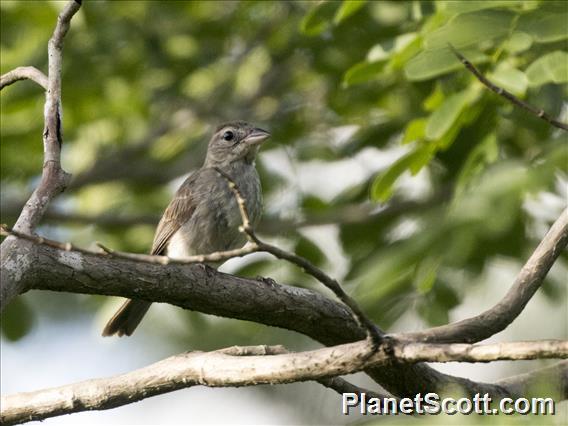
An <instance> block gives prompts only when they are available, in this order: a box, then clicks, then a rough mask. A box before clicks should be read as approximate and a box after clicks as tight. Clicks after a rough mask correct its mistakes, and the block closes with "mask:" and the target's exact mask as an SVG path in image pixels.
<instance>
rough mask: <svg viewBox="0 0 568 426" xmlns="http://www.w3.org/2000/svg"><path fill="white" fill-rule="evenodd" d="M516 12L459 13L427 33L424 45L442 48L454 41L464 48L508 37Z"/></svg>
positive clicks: (456, 44) (430, 47) (431, 47)
mask: <svg viewBox="0 0 568 426" xmlns="http://www.w3.org/2000/svg"><path fill="white" fill-rule="evenodd" d="M515 16H516V14H514V13H512V12H508V11H504V10H485V11H481V12H473V13H467V14H464V15H457V16H455V17H454V18H452V19H450V21H449V22H448V23H447V24H446V25H444V26H443V27H441V28H439V29H437V30H435V31H433V32H431V33H430V34H427V35H426V36H425V38H424V45H425V46H426V48H428V49H440V48H442V47H445V46H447V45H448V43H452V44H453V45H454V46H455V47H456V48H458V49H463V48H464V47H469V46H473V45H477V44H479V43H481V42H483V43H484V45H487V43H488V41H490V40H493V39H496V38H501V37H506V36H507V35H508V34H509V31H510V28H511V24H512V23H513V19H514V18H515Z"/></svg>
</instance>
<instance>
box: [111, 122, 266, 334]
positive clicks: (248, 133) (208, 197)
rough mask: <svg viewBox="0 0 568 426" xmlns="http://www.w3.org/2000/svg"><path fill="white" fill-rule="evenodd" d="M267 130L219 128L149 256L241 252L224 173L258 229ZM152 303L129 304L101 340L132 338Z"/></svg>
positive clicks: (228, 125)
mask: <svg viewBox="0 0 568 426" xmlns="http://www.w3.org/2000/svg"><path fill="white" fill-rule="evenodd" d="M269 137H270V133H269V132H267V131H266V130H262V129H260V128H257V127H254V126H253V125H252V124H249V123H247V122H245V121H233V122H229V123H225V124H221V125H220V126H218V127H217V128H216V129H215V131H214V133H213V136H212V137H211V139H210V141H209V144H208V146H207V154H206V156H205V161H204V163H203V166H202V167H201V168H200V169H199V170H197V171H195V172H194V173H193V174H191V175H190V176H189V177H188V178H187V179H186V180H185V181H184V182H183V183H182V185H181V186H180V187H179V189H178V190H177V191H176V193H175V195H174V197H173V199H172V200H171V202H170V203H169V205H168V206H167V208H166V209H165V211H164V213H163V215H162V218H161V219H160V222H159V223H158V226H157V228H156V232H155V234H154V241H153V243H152V249H151V251H150V254H153V255H165V256H168V257H170V258H173V259H183V258H185V257H188V256H191V255H197V254H209V253H213V252H216V251H223V250H230V249H234V248H238V247H242V246H243V245H244V244H245V242H246V238H245V236H244V235H243V234H242V232H240V230H239V226H240V225H241V224H242V218H241V214H240V211H239V207H238V204H237V200H236V198H235V196H234V194H233V192H232V191H231V188H230V187H229V183H228V181H227V179H226V177H224V176H222V175H221V174H220V173H219V172H218V170H220V171H221V172H222V173H223V174H226V175H227V176H228V177H230V178H231V180H233V181H234V182H235V184H236V185H237V187H238V189H239V191H240V192H241V193H242V196H243V198H244V200H245V203H246V207H247V212H248V215H249V220H250V223H251V225H252V226H255V225H256V224H257V223H258V221H259V220H260V217H261V213H262V189H261V184H260V178H259V176H258V172H257V170H256V166H255V159H256V155H257V153H258V150H259V148H260V146H261V144H262V143H263V142H264V141H266V140H267V139H268V138H269ZM150 305H151V302H147V301H145V300H137V299H130V300H127V301H126V302H125V303H124V304H123V305H122V306H121V307H120V308H119V309H118V311H117V312H116V313H115V314H114V316H113V317H112V318H111V319H110V320H109V321H108V323H107V324H106V326H105V327H104V329H103V331H102V335H103V336H112V335H118V336H130V335H132V333H133V332H134V330H135V329H136V327H137V326H138V325H139V324H140V322H141V321H142V318H143V317H144V315H145V314H146V312H148V309H149V308H150Z"/></svg>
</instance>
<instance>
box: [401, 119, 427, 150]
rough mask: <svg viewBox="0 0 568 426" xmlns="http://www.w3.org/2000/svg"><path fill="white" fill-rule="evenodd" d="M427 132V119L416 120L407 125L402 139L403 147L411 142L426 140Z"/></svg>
mask: <svg viewBox="0 0 568 426" xmlns="http://www.w3.org/2000/svg"><path fill="white" fill-rule="evenodd" d="M425 130H426V119H425V118H415V119H414V120H412V121H411V122H410V123H408V124H407V125H406V129H405V130H404V136H403V138H402V142H401V144H402V145H405V144H407V143H410V142H415V141H419V140H421V139H423V138H424V131H425Z"/></svg>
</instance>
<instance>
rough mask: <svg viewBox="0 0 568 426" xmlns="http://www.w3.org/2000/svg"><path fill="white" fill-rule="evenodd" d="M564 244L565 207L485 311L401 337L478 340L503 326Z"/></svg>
mask: <svg viewBox="0 0 568 426" xmlns="http://www.w3.org/2000/svg"><path fill="white" fill-rule="evenodd" d="M567 243H568V208H567V209H565V210H564V211H563V212H562V213H561V214H560V217H559V218H558V219H557V220H556V222H554V224H553V225H552V227H551V228H550V230H549V231H548V233H547V234H546V235H545V237H544V239H543V240H542V241H541V242H540V244H539V245H538V247H537V248H536V249H535V251H534V252H533V254H532V255H531V257H530V258H529V259H528V260H527V263H525V265H524V266H523V268H522V269H521V271H520V272H519V274H518V275H517V278H516V280H515V282H514V283H513V285H512V286H511V288H510V289H509V291H508V292H507V294H506V295H505V297H503V299H501V300H500V301H499V303H497V304H496V305H495V306H493V307H492V308H490V309H488V310H487V311H485V312H483V313H481V314H479V315H476V316H475V317H472V318H467V319H464V320H462V321H458V322H455V323H453V324H448V325H443V326H440V327H435V328H431V329H429V330H425V331H419V332H417V333H409V334H406V335H405V338H407V339H409V340H411V341H422V342H453V343H456V342H468V343H473V342H479V341H481V340H484V339H487V338H488V337H491V336H493V335H494V334H496V333H499V332H500V331H502V330H504V329H505V328H507V326H508V325H509V324H511V323H512V322H513V321H514V320H515V318H517V317H518V316H519V314H520V313H521V312H522V311H523V309H524V308H525V306H526V305H527V303H528V302H529V301H530V300H531V298H532V297H533V295H534V294H535V293H536V291H537V290H538V289H539V288H540V286H541V284H542V283H543V281H544V278H545V277H546V274H547V273H548V271H549V270H550V268H551V267H552V265H553V264H554V262H555V261H556V259H557V258H558V256H559V255H560V253H561V252H562V251H563V250H564V249H565V248H566V244H567Z"/></svg>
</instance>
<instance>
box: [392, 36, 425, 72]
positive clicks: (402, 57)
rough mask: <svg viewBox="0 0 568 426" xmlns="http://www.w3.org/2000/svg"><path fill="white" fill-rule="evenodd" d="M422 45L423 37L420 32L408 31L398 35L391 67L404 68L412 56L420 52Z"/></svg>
mask: <svg viewBox="0 0 568 426" xmlns="http://www.w3.org/2000/svg"><path fill="white" fill-rule="evenodd" d="M421 47H422V37H421V36H420V35H419V34H418V33H408V34H403V35H401V36H399V37H397V38H396V40H395V48H394V49H393V50H394V53H393V54H392V57H391V60H390V62H389V67H390V68H391V69H393V70H398V69H400V68H402V67H403V66H404V65H405V64H406V63H407V62H408V61H409V60H410V59H411V58H413V57H414V56H415V55H416V54H417V53H419V52H420V48H421Z"/></svg>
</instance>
